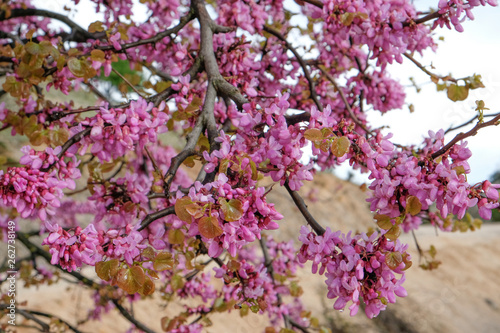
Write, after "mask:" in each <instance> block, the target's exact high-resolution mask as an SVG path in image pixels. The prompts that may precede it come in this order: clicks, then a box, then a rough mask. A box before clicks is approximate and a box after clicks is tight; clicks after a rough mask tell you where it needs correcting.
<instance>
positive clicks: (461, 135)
mask: <svg viewBox="0 0 500 333" xmlns="http://www.w3.org/2000/svg"><path fill="white" fill-rule="evenodd" d="M499 121H500V114H498V115H497V116H496V117H495V118H493V119H491V120H490V121H487V122H484V123H478V124H476V126H474V127H473V128H472V129H471V130H469V131H468V132H465V133H463V132H460V133H458V134H457V135H456V136H455V137H454V138H453V139H452V140H451V141H450V142H448V144H447V145H446V146H444V147H443V148H441V149H439V150H438V151H436V152H435V153H434V154H432V155H431V158H432V159H435V158H436V157H438V156H440V155H443V154H444V153H446V152H447V151H448V149H450V148H451V147H453V145H455V143H457V142H458V141H460V140H463V139H466V138H468V137H470V136H474V135H476V134H477V132H478V131H479V130H480V129H481V128H484V127H488V126H492V125H495V126H496V125H498V124H499Z"/></svg>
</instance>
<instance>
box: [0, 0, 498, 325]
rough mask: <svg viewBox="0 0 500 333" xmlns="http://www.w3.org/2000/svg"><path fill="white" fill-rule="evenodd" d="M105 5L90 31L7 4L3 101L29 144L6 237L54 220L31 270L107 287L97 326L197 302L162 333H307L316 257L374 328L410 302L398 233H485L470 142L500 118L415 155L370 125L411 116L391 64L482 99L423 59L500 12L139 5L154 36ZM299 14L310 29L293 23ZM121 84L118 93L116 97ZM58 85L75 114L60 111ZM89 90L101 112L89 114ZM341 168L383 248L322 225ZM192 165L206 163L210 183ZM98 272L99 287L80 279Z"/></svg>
mask: <svg viewBox="0 0 500 333" xmlns="http://www.w3.org/2000/svg"><path fill="white" fill-rule="evenodd" d="M73 2H74V3H71V4H68V7H71V8H67V10H68V11H71V10H72V8H73V7H76V8H78V5H79V4H78V3H79V0H74V1H73ZM92 2H93V3H95V10H96V12H102V13H104V14H103V15H102V17H99V20H96V21H95V22H94V23H92V24H90V26H89V27H82V26H80V25H79V24H78V23H77V22H75V21H73V20H72V19H70V15H68V16H65V15H62V14H58V13H54V12H51V11H47V10H43V9H39V8H36V7H34V6H33V5H32V4H31V3H30V1H29V0H24V1H16V2H9V1H2V2H0V6H1V7H0V38H1V42H0V52H1V55H0V57H1V59H0V60H1V68H2V73H3V75H4V76H5V80H4V83H3V90H4V92H5V93H6V94H9V95H10V96H12V97H13V98H15V99H16V100H17V103H18V108H16V109H13V108H7V107H6V106H5V103H2V104H1V106H0V121H1V130H5V131H7V130H9V131H11V134H12V135H23V136H25V137H27V138H28V139H29V142H30V146H25V147H23V148H22V149H21V152H22V154H23V156H22V157H21V159H20V160H19V163H18V164H16V165H15V166H9V167H6V168H4V170H3V171H0V199H1V200H0V204H1V207H2V208H1V212H2V215H1V221H0V223H1V226H2V230H3V238H4V240H7V238H8V237H10V236H8V231H9V228H11V229H12V228H14V224H12V223H9V222H8V221H10V220H14V221H17V220H18V219H29V220H33V223H37V222H36V221H38V222H40V226H39V234H40V235H43V242H42V244H37V243H36V242H35V241H34V240H33V239H32V237H33V236H36V235H35V234H33V233H26V232H22V231H20V230H18V231H17V236H16V237H17V239H18V241H19V242H21V243H23V244H24V245H25V246H26V247H27V248H28V249H29V251H31V253H32V256H31V257H30V258H28V259H27V261H30V260H33V261H34V260H35V258H41V259H40V260H39V262H40V263H39V265H32V267H33V272H31V274H35V275H36V276H37V277H38V279H39V280H41V281H45V282H47V281H50V280H51V279H52V273H51V271H50V270H47V269H46V268H44V266H43V263H42V262H41V261H42V259H43V258H44V259H45V260H46V261H47V262H50V264H51V265H53V266H55V267H57V269H59V270H62V271H63V272H64V273H65V274H69V275H71V276H73V277H74V278H76V279H78V280H80V281H81V282H82V283H83V284H85V285H87V286H88V287H89V288H93V290H95V309H94V310H93V312H92V313H91V314H89V316H90V317H92V318H94V319H98V318H99V316H100V314H101V313H102V312H103V311H108V310H109V309H110V308H113V307H116V308H117V309H118V310H119V311H120V313H121V314H122V315H123V316H124V317H125V318H126V319H128V320H129V321H130V322H131V324H132V326H133V327H134V328H135V329H138V330H141V331H144V332H153V331H152V330H151V329H150V328H149V327H148V325H147V323H144V322H141V321H140V320H137V319H136V318H134V317H133V316H132V315H131V313H130V312H129V310H127V307H128V304H129V303H130V302H134V301H136V300H138V299H140V298H141V297H152V296H150V295H152V294H154V293H161V294H163V295H164V296H165V295H166V297H171V296H173V295H176V296H177V297H178V298H180V299H188V298H192V299H195V300H197V301H198V303H196V304H194V303H193V302H191V303H189V304H190V305H189V306H186V307H185V310H184V311H182V312H181V313H178V314H177V315H176V316H171V317H169V318H166V317H165V318H162V319H160V318H157V320H158V321H160V320H161V322H162V327H163V329H164V330H165V331H169V332H198V331H201V330H202V329H203V325H204V323H205V322H204V321H203V320H200V319H203V318H206V317H207V316H209V314H210V313H212V312H221V311H241V313H242V314H244V313H246V312H248V311H252V312H254V313H258V314H261V315H266V316H268V317H269V319H270V328H269V330H268V331H269V332H278V331H280V330H282V331H283V332H289V331H302V332H306V331H307V330H308V327H309V326H311V325H314V322H312V321H311V318H310V317H308V316H307V315H304V311H303V310H304V309H303V306H302V304H301V302H300V298H299V297H298V296H299V294H300V293H299V292H297V285H296V282H295V281H294V279H293V277H294V273H295V272H296V270H297V268H298V267H300V266H302V265H303V264H305V263H306V262H309V261H310V262H311V263H312V273H313V274H320V275H324V276H325V282H326V286H327V293H328V298H330V299H332V306H333V308H334V309H336V310H343V309H344V308H346V307H348V309H349V310H350V313H351V315H354V314H356V313H357V312H358V309H359V307H360V306H361V305H362V304H364V305H363V308H364V311H365V313H366V315H367V316H368V317H370V318H372V317H374V316H377V315H378V314H379V313H380V311H382V310H384V309H385V308H386V307H387V306H388V304H389V303H395V302H396V296H399V297H404V296H406V291H405V289H404V287H403V282H404V280H405V271H406V269H408V268H409V267H410V266H411V263H412V262H411V257H410V255H409V254H408V253H407V252H406V250H407V245H406V244H402V243H401V242H400V241H399V240H398V236H399V235H400V233H401V232H402V231H404V232H409V231H412V230H415V229H417V228H418V227H419V225H420V224H421V223H422V222H423V221H429V222H430V223H432V224H433V225H435V226H436V227H438V228H440V229H442V230H444V231H450V230H452V229H453V228H454V226H456V223H461V225H463V224H464V223H466V222H467V221H469V222H468V223H469V224H467V223H466V227H470V228H473V227H474V222H473V221H471V219H468V220H467V217H466V214H467V209H468V208H470V207H474V206H477V207H478V208H479V214H480V215H481V217H483V218H485V219H489V218H490V217H491V212H492V210H493V209H496V208H497V207H498V206H499V202H498V199H499V195H498V191H497V188H498V187H499V186H498V185H492V184H491V183H490V182H489V181H484V182H482V183H478V184H474V185H471V184H469V183H468V182H467V177H466V175H467V174H468V173H469V172H470V168H469V164H468V163H467V160H468V159H469V157H470V156H471V152H470V150H469V149H468V148H467V143H466V142H465V141H463V140H464V139H466V138H467V137H469V136H471V135H475V134H476V133H477V132H478V131H479V130H480V129H481V128H483V127H486V126H491V125H497V124H498V122H499V120H500V115H499V114H495V115H489V118H491V119H489V120H488V115H484V114H483V111H484V110H485V109H486V107H485V105H484V103H483V102H482V101H478V102H477V104H478V108H477V111H478V116H477V117H476V118H475V119H473V120H472V122H475V123H476V125H475V126H474V127H473V128H472V129H471V130H470V131H468V132H466V133H459V134H457V135H456V136H455V137H451V139H448V140H445V134H447V132H448V131H447V132H445V131H444V130H440V131H438V132H437V133H434V132H432V131H429V133H428V136H427V137H426V139H425V140H424V142H423V143H422V145H420V146H399V145H394V144H393V143H392V142H391V135H385V136H384V135H383V134H382V132H381V129H380V128H374V127H373V126H371V125H370V124H369V123H368V122H367V118H366V113H365V112H366V110H368V109H373V110H377V111H379V112H381V113H385V112H388V111H390V110H393V109H398V108H401V107H402V106H403V104H404V102H405V93H404V89H403V87H402V86H401V85H400V84H399V83H398V82H397V81H395V80H394V79H392V78H391V77H390V75H389V74H388V73H387V70H386V68H387V66H388V65H389V64H391V63H393V62H394V61H396V62H398V63H401V62H403V61H411V62H413V63H414V64H415V65H416V66H418V67H420V68H421V69H422V70H423V71H424V72H425V73H427V74H428V75H429V77H430V79H431V80H432V82H434V83H435V84H436V86H437V88H438V90H444V91H446V92H447V95H448V97H449V98H450V99H452V100H453V101H460V100H464V99H465V98H466V97H467V95H468V92H469V90H471V89H477V88H481V87H483V84H482V82H481V77H480V76H478V75H474V76H471V77H466V78H462V79H459V80H457V79H454V78H453V77H451V76H440V75H438V74H435V73H432V72H430V71H429V70H428V69H426V68H425V67H424V66H423V65H421V64H420V63H419V62H418V61H417V60H416V59H415V58H414V55H415V54H417V53H419V54H422V52H423V51H424V50H427V49H431V50H435V49H436V43H435V41H434V39H433V36H432V31H433V30H434V29H436V28H438V27H447V28H449V29H455V30H457V31H458V32H461V31H462V30H463V28H462V25H461V22H463V21H464V20H465V19H466V18H470V19H472V18H473V14H472V11H473V9H474V7H477V6H485V5H492V6H496V0H488V1H486V0H469V1H465V0H451V1H445V0H441V1H439V2H438V4H437V9H436V11H433V12H428V13H421V12H418V11H417V10H416V9H415V8H414V5H413V4H412V2H411V1H408V0H398V1H396V0H371V1H363V0H349V1H339V0H325V1H320V0H296V3H297V4H298V5H299V6H300V8H301V13H300V14H297V13H292V12H291V11H290V10H289V9H287V6H286V4H284V1H282V0H261V1H254V0H249V1H237V0H231V1H223V0H215V1H208V2H204V1H203V0H191V1H187V0H171V1H165V0H161V1H154V0H141V3H142V4H141V6H146V7H147V9H148V15H149V17H148V19H147V20H146V21H145V22H135V21H134V19H133V16H132V14H133V12H134V5H133V2H132V1H131V0H92ZM136 5H137V4H136ZM294 15H300V16H301V18H302V20H303V21H306V20H307V22H306V24H302V23H303V22H302V23H301V24H297V25H293V24H292V23H291V22H293V21H292V20H291V17H292V16H294ZM56 21H58V22H60V23H62V24H53V22H56ZM299 23H300V22H299ZM292 35H293V36H298V38H297V39H296V41H295V42H293V41H292V40H293V39H292V38H290V36H292ZM297 41H298V42H301V41H307V43H308V45H310V46H308V47H307V48H302V47H300V45H298V44H297ZM123 63H125V64H127V65H129V66H130V69H131V70H128V68H127V73H125V72H124V71H123V70H120V68H122V69H123ZM118 64H122V66H118ZM111 75H114V76H115V78H117V80H118V82H120V84H119V86H118V88H119V89H115V90H114V93H112V94H111V97H109V96H108V97H109V98H106V97H105V95H104V94H103V93H102V89H103V86H104V85H105V84H106V82H107V81H106V80H108V79H109V77H110V76H111ZM54 89H55V90H59V91H61V92H62V93H64V94H67V95H68V94H69V95H68V96H69V97H68V101H66V102H64V103H61V102H54V101H51V100H50V99H49V98H48V97H46V91H50V90H54ZM76 89H83V90H85V91H88V94H95V95H96V96H97V100H98V101H97V102H96V103H95V105H87V106H84V107H76V106H75V105H74V103H73V102H72V101H71V100H70V97H71V94H70V93H71V92H72V91H73V90H76ZM119 91H120V92H121V94H122V97H123V98H121V99H117V98H116V94H118V93H119ZM116 100H118V102H117V101H116ZM164 132H170V133H174V134H175V135H177V136H179V137H180V138H182V139H183V140H184V141H182V142H183V147H182V148H181V149H177V150H176V149H174V148H173V147H172V145H171V144H169V141H168V140H164V139H161V137H159V136H158V135H159V134H160V133H164ZM308 154H309V155H310V156H311V158H309V159H307V158H304V155H308ZM306 160H307V161H306ZM345 161H348V163H349V164H350V165H351V166H352V167H353V168H354V169H358V170H360V171H361V172H364V173H367V174H368V175H369V178H370V179H371V184H370V185H369V192H370V195H369V199H368V201H369V203H370V208H371V210H372V211H373V214H374V221H375V222H374V229H373V230H372V231H369V232H368V233H362V234H354V233H352V232H350V233H348V234H343V233H341V232H340V231H334V230H331V229H330V228H324V227H323V226H322V225H320V223H318V221H316V220H315V218H314V212H310V211H309V210H308V209H307V206H306V205H305V203H304V201H303V199H302V198H301V197H300V195H299V194H298V192H297V191H298V190H299V189H300V188H301V186H302V185H303V182H304V181H310V180H312V179H313V178H314V174H315V172H317V170H320V169H321V170H325V169H331V168H335V167H336V166H338V165H340V164H341V163H343V162H345ZM181 165H185V166H187V167H192V166H195V165H201V168H200V171H199V173H198V175H197V177H196V179H194V180H193V179H191V178H190V177H188V174H187V173H186V172H185V170H184V169H183V168H181ZM263 177H269V178H271V179H272V181H273V182H274V183H276V185H275V186H283V187H284V188H286V190H287V192H288V193H289V195H290V196H291V198H292V199H293V201H294V203H295V204H296V206H297V207H298V209H299V210H300V212H301V213H302V215H303V216H304V226H303V227H302V228H301V229H300V231H299V230H297V237H298V240H299V241H300V242H301V246H300V249H295V248H294V247H293V243H292V242H288V243H285V242H278V241H275V240H274V239H273V238H272V232H266V231H268V230H276V229H278V228H279V224H278V222H277V221H279V220H280V219H282V215H281V214H280V213H279V212H278V211H277V210H276V209H275V206H274V205H273V204H272V203H270V202H268V200H267V198H266V195H267V194H268V192H269V191H272V187H271V188H264V187H262V186H261V185H260V184H261V183H262V182H261V179H262V178H263ZM77 193H79V198H84V200H83V199H75V198H76V197H77V196H75V194H77ZM83 214H92V220H91V221H85V220H84V219H82V218H81V216H82V215H83ZM464 217H466V218H465V220H464ZM464 221H465V222H464ZM16 225H17V224H16ZM37 234H38V232H37ZM41 245H44V247H42V246H41ZM297 251H298V255H297ZM84 265H90V266H95V271H96V273H97V276H98V278H94V279H91V278H89V277H88V276H84V275H83V274H82V273H81V272H80V268H81V267H82V266H84ZM435 265H436V262H433V261H429V262H428V263H427V264H426V267H427V268H433V267H434V266H435ZM207 267H208V268H207ZM25 277H26V275H25ZM26 278H30V274H27V277H26ZM214 279H220V280H222V281H223V282H224V283H223V285H222V287H221V288H216V287H215V285H212V284H211V282H212V281H213V280H214ZM235 309H236V310H235ZM70 329H72V330H73V331H75V332H77V331H78V330H77V329H76V328H74V327H70Z"/></svg>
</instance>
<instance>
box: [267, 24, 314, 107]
mask: <svg viewBox="0 0 500 333" xmlns="http://www.w3.org/2000/svg"><path fill="white" fill-rule="evenodd" d="M263 30H264V31H266V32H268V33H270V34H271V35H273V36H275V37H277V38H278V39H279V40H281V41H282V42H283V43H285V46H286V47H287V49H289V50H290V51H291V52H292V53H293V55H294V56H295V58H296V59H297V61H298V62H299V64H300V67H302V71H303V72H304V76H305V77H306V79H307V82H308V83H309V90H310V91H311V99H312V100H313V102H314V104H316V106H317V107H318V110H320V111H323V105H322V104H321V102H320V101H319V98H318V94H317V93H316V88H315V84H314V81H313V79H312V78H311V74H310V73H309V70H308V69H307V64H306V63H305V61H304V59H302V57H301V56H300V54H299V53H298V52H297V50H296V49H295V48H294V47H293V46H292V45H291V44H290V43H289V42H288V41H287V40H286V38H285V36H283V35H282V34H281V33H280V32H279V31H277V30H274V29H273V28H271V27H269V26H264V28H263Z"/></svg>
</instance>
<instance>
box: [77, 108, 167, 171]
mask: <svg viewBox="0 0 500 333" xmlns="http://www.w3.org/2000/svg"><path fill="white" fill-rule="evenodd" d="M165 107H166V105H165V103H164V102H163V103H162V104H160V106H159V108H156V107H154V106H153V103H147V102H146V101H145V100H143V99H139V100H137V101H132V102H131V103H130V106H129V107H127V108H126V109H109V110H108V109H106V108H104V107H101V109H100V111H99V113H98V114H97V115H96V116H95V117H92V118H87V119H85V120H83V121H82V122H81V123H80V125H79V126H77V127H73V128H72V132H74V133H73V134H76V133H78V132H80V131H82V130H83V128H85V127H91V128H92V131H91V133H90V136H87V137H85V138H83V139H82V140H81V141H80V142H81V144H82V147H81V152H82V153H83V152H85V151H86V147H88V146H89V145H92V147H91V148H90V151H91V153H93V154H95V155H96V156H97V157H98V158H99V159H100V160H102V161H111V160H112V159H115V158H118V157H120V156H124V155H125V154H126V153H127V152H128V151H130V150H133V149H134V147H135V146H136V145H138V146H139V148H141V149H142V148H143V147H144V145H146V144H147V143H149V142H155V141H156V138H157V134H158V133H162V132H164V131H166V127H165V124H166V122H167V120H168V118H169V116H168V114H166V113H165V112H163V111H164V109H165Z"/></svg>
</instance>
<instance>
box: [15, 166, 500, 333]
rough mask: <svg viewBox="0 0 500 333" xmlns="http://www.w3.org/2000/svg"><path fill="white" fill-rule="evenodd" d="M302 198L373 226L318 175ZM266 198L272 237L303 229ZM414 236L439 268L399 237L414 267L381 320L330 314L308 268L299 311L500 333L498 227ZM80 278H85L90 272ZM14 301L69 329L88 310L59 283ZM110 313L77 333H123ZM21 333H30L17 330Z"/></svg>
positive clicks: (335, 223) (348, 197)
mask: <svg viewBox="0 0 500 333" xmlns="http://www.w3.org/2000/svg"><path fill="white" fill-rule="evenodd" d="M301 193H302V194H303V196H304V197H305V198H306V201H307V203H308V206H309V208H310V210H311V211H312V212H313V213H314V215H315V217H316V218H317V219H318V221H319V222H320V223H322V224H323V225H324V226H330V228H332V229H333V228H335V229H341V230H343V231H347V230H349V229H356V230H361V231H363V230H366V229H367V228H368V227H369V226H371V225H372V222H371V214H370V212H369V211H368V208H367V204H366V203H365V201H364V196H365V194H364V193H363V192H362V191H360V190H359V188H358V187H357V186H354V185H352V184H350V183H348V182H344V181H342V180H339V179H337V178H335V177H333V176H331V175H327V174H320V175H318V177H317V178H316V181H315V183H312V184H307V185H306V186H305V187H304V188H303V189H302V190H301ZM270 198H271V199H272V201H274V202H276V204H277V205H278V207H279V209H280V211H281V212H284V215H285V219H284V220H283V221H282V223H281V225H282V228H281V229H280V232H279V233H274V236H275V237H278V238H282V239H290V238H296V237H297V232H298V229H299V227H300V225H301V224H303V223H304V222H303V219H302V217H301V216H300V215H299V212H298V210H297V208H296V207H294V205H293V202H292V200H291V199H290V198H289V196H288V195H287V193H286V192H285V191H283V190H281V189H276V190H273V192H272V195H271V197H270ZM311 199H312V200H311ZM416 236H417V238H418V242H419V244H420V246H421V247H422V248H423V249H428V248H429V246H430V245H431V244H434V245H435V247H436V248H437V251H438V259H439V260H441V261H442V262H443V264H442V265H441V267H440V268H439V269H437V270H434V271H430V272H429V271H424V270H421V269H419V268H418V267H417V266H418V265H417V263H418V254H417V251H416V248H415V245H414V242H413V238H412V237H411V235H405V236H403V237H402V240H403V241H405V242H408V243H410V253H411V254H412V256H413V258H414V267H412V268H411V269H410V270H409V271H408V273H407V281H406V283H405V287H406V289H407V290H408V293H409V296H408V297H406V298H405V299H398V303H397V304H396V305H392V306H390V307H389V309H388V310H387V311H385V312H384V313H382V314H381V315H380V317H379V318H376V319H375V320H368V319H366V317H365V316H364V314H363V313H362V311H360V313H358V315H357V316H356V317H353V318H351V317H350V316H349V314H348V313H347V312H343V313H340V312H338V311H334V310H333V309H332V305H333V302H332V301H331V300H328V299H326V297H325V295H326V288H325V284H324V282H323V280H324V278H323V277H321V276H312V275H311V274H309V270H308V268H305V269H304V270H303V271H301V272H300V273H299V275H300V276H301V277H302V278H303V283H302V286H303V288H304V289H305V294H304V303H305V304H307V306H308V307H309V309H310V310H312V311H313V313H314V314H315V315H316V316H318V317H320V318H321V320H322V321H323V322H324V323H327V324H328V325H329V326H330V327H331V328H332V331H333V332H360V331H362V332H450V333H455V332H456V333H458V332H464V333H465V332H467V333H469V332H474V333H476V332H478V333H495V332H500V284H499V281H500V278H499V274H500V255H499V253H500V224H496V225H494V224H488V225H484V226H483V228H482V229H480V230H478V231H476V232H473V233H471V232H469V233H465V234H458V233H453V234H443V233H439V235H438V236H436V231H435V230H434V228H432V227H429V226H427V227H422V228H421V229H420V230H418V232H417V233H416ZM84 273H86V274H88V275H89V276H90V275H91V274H92V270H91V269H89V270H85V271H84ZM19 287H21V286H19ZM19 300H26V301H27V305H26V308H27V309H31V310H39V311H44V312H48V313H52V314H55V315H58V316H60V317H61V318H63V319H64V320H67V321H68V322H69V323H71V324H74V325H76V323H78V321H80V320H82V319H83V318H84V317H85V314H86V313H87V309H88V307H89V306H90V305H91V304H92V301H91V299H90V297H89V293H88V291H87V290H85V289H83V288H81V287H78V286H75V285H74V284H69V283H67V282H64V281H62V282H60V283H58V284H57V285H55V286H50V287H47V286H44V287H41V288H39V289H36V288H29V289H26V288H21V290H20V295H19ZM175 310H179V306H178V305H176V304H170V305H168V307H166V308H165V307H163V306H161V303H160V302H159V301H147V302H140V303H138V304H136V305H134V309H133V311H134V315H135V316H136V318H138V319H139V320H141V321H142V322H144V323H147V324H148V325H149V326H150V327H151V328H153V329H156V330H157V331H160V325H159V321H160V318H161V317H163V316H165V315H169V314H171V313H173V312H177V311H175ZM115 311H116V310H113V311H111V312H110V313H109V314H107V315H105V316H103V318H102V321H101V322H98V323H97V322H93V323H86V324H83V325H79V326H78V328H79V329H80V330H81V331H82V332H96V333H97V332H103V333H104V332H125V331H126V330H127V329H128V328H129V324H128V323H127V322H125V320H123V319H122V318H121V317H120V316H119V315H118V314H117V313H116V312H115ZM210 319H211V320H212V322H213V323H214V325H213V326H212V327H210V328H207V332H231V333H240V332H241V333H246V332H249V333H250V332H259V331H262V330H263V329H264V328H265V327H266V326H267V320H266V319H265V318H264V317H262V316H258V315H253V314H250V315H249V316H247V317H245V318H239V315H238V314H237V313H236V312H234V313H232V314H230V315H227V314H214V315H212V316H210ZM18 332H26V333H28V332H35V331H34V330H32V329H29V328H21V329H18Z"/></svg>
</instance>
